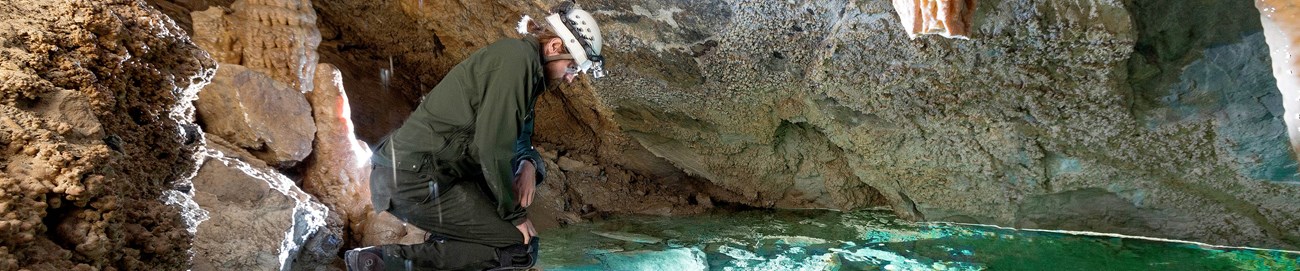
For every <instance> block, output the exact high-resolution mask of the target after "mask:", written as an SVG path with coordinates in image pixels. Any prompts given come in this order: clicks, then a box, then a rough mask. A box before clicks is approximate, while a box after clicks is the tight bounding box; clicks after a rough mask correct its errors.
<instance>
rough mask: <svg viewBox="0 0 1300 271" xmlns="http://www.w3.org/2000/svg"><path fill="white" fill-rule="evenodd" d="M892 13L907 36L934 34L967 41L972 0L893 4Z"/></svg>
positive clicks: (904, 0) (896, 1) (898, 1)
mask: <svg viewBox="0 0 1300 271" xmlns="http://www.w3.org/2000/svg"><path fill="white" fill-rule="evenodd" d="M893 2H894V12H897V13H898V20H899V22H900V23H902V24H903V29H904V30H907V36H908V37H910V38H912V39H916V36H918V35H924V34H937V35H940V36H944V37H948V38H969V37H967V34H968V33H969V32H970V28H971V21H972V20H974V19H975V18H974V14H975V2H976V1H975V0H893Z"/></svg>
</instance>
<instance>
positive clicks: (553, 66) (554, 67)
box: [546, 59, 578, 83]
mask: <svg viewBox="0 0 1300 271" xmlns="http://www.w3.org/2000/svg"><path fill="white" fill-rule="evenodd" d="M576 66H577V65H576V64H574V62H573V60H570V59H563V60H555V61H551V62H547V63H546V78H548V79H551V80H563V81H564V82H565V83H573V79H574V78H577V77H578V69H577V68H576Z"/></svg>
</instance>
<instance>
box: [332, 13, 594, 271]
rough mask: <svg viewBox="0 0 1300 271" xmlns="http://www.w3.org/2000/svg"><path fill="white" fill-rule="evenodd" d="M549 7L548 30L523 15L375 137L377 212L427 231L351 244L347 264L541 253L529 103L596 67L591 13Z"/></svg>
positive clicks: (401, 265)
mask: <svg viewBox="0 0 1300 271" xmlns="http://www.w3.org/2000/svg"><path fill="white" fill-rule="evenodd" d="M551 13H552V14H550V15H549V16H547V17H546V22H545V24H546V25H547V26H546V27H543V26H542V25H541V24H537V23H534V22H532V21H531V19H530V18H529V17H527V16H525V17H524V19H523V21H521V22H520V24H519V31H520V33H521V34H524V38H522V39H505V40H501V41H498V42H496V43H493V44H491V45H488V46H487V47H485V48H483V49H480V50H479V51H477V52H475V53H474V54H473V55H471V56H470V57H469V58H467V59H465V60H464V61H462V62H461V63H460V64H458V65H456V67H455V68H453V69H452V70H451V72H449V73H448V74H447V76H446V77H444V78H443V79H442V81H441V82H439V84H438V85H437V86H436V87H434V88H433V90H432V91H430V92H429V93H428V94H427V95H425V98H424V100H423V101H422V102H421V103H420V106H419V107H418V108H416V110H415V111H414V112H412V113H411V116H410V117H408V118H407V119H406V122H405V123H404V124H403V125H402V126H401V127H400V128H398V129H397V130H395V131H394V132H393V133H392V134H391V135H389V136H388V137H386V138H385V139H384V140H383V141H381V142H380V143H379V144H378V145H377V146H376V150H375V152H374V153H375V154H374V158H373V159H372V161H373V162H374V164H375V166H374V171H373V172H372V174H371V175H370V189H371V195H372V197H373V204H374V206H375V211H376V212H383V211H388V212H390V213H392V214H393V215H395V216H397V217H398V218H401V219H402V220H403V221H406V222H407V223H410V224H412V225H415V226H416V227H419V228H421V229H423V230H426V231H429V232H430V233H431V234H432V235H433V236H432V237H430V238H429V239H428V240H427V241H426V242H425V243H421V244H415V245H382V246H376V247H368V248H359V249H354V250H350V251H348V252H347V253H346V255H345V261H346V262H347V266H348V270H385V269H387V270H394V269H396V270H412V269H416V270H430V269H436V270H449V269H454V270H483V269H495V270H517V269H527V268H529V267H531V266H532V265H533V264H534V263H535V262H536V260H537V247H538V239H537V238H536V235H537V232H536V230H534V229H533V224H532V222H531V221H529V220H528V216H527V213H526V211H525V209H524V207H528V205H529V204H531V203H532V198H533V191H534V190H535V187H536V185H537V184H539V183H540V182H541V181H542V179H543V178H544V176H545V170H544V167H543V164H542V161H541V159H540V157H539V155H538V154H537V151H535V150H533V148H532V146H531V139H530V137H531V136H532V133H533V105H534V103H535V102H536V100H537V96H538V95H539V94H541V92H542V91H543V90H545V88H546V83H547V80H552V81H561V82H565V83H572V82H573V79H574V78H575V77H576V76H577V75H578V74H579V73H585V72H588V71H590V72H591V74H592V76H593V77H595V78H600V77H602V76H603V70H602V66H603V58H602V57H601V56H600V48H601V35H600V29H599V28H598V26H597V25H596V21H595V20H594V19H593V18H592V16H591V14H590V13H587V12H586V11H584V10H582V9H579V8H577V7H575V6H574V4H573V3H572V2H567V3H564V4H561V5H559V6H557V7H556V8H554V9H552V10H551Z"/></svg>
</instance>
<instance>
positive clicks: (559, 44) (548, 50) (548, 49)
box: [543, 38, 564, 56]
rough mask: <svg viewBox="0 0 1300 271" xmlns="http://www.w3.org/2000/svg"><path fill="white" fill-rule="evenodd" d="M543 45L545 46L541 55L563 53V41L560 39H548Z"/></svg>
mask: <svg viewBox="0 0 1300 271" xmlns="http://www.w3.org/2000/svg"><path fill="white" fill-rule="evenodd" d="M543 47H544V48H545V50H544V52H543V55H545V56H553V55H559V54H563V53H564V41H562V40H560V39H559V38H553V39H550V40H549V41H547V42H546V45H544V46H543Z"/></svg>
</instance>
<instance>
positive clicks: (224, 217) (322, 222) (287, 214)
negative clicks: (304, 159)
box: [193, 135, 343, 270]
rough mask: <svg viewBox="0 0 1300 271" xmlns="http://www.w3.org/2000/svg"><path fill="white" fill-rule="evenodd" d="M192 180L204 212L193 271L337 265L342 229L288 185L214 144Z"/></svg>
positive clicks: (216, 140)
mask: <svg viewBox="0 0 1300 271" xmlns="http://www.w3.org/2000/svg"><path fill="white" fill-rule="evenodd" d="M208 139H209V143H208V144H207V145H208V146H210V148H211V149H208V150H205V151H204V156H205V157H204V160H203V162H202V166H201V167H200V168H199V172H198V174H197V175H196V176H195V177H194V182H193V183H194V187H193V193H194V201H195V202H197V203H198V205H199V206H200V207H201V208H203V209H204V210H205V211H206V212H207V213H208V218H207V220H206V221H203V222H202V223H200V224H199V227H198V233H197V234H196V235H195V237H194V266H193V269H194V270H317V269H319V268H321V267H324V266H329V265H330V264H331V263H332V262H333V261H336V260H338V256H337V254H338V251H339V249H340V248H341V247H342V246H343V236H342V232H341V231H339V230H338V228H341V226H342V225H336V227H334V229H331V227H329V226H328V225H327V221H326V219H327V217H328V216H329V215H330V214H329V212H330V210H329V209H328V208H326V207H325V205H323V204H321V203H320V202H318V201H316V199H315V198H313V197H312V196H311V195H309V194H307V193H306V192H303V191H302V190H301V189H299V188H298V187H297V186H295V185H294V182H293V180H290V179H289V178H288V177H285V176H284V175H282V174H280V173H278V172H277V171H275V170H274V169H273V168H271V167H269V166H267V165H266V164H265V163H263V162H261V161H259V160H257V159H256V158H254V157H252V155H251V154H248V153H246V152H243V151H240V150H239V149H237V148H235V147H234V146H230V143H226V142H225V141H224V140H222V139H220V138H219V137H216V136H212V135H209V136H208Z"/></svg>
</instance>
